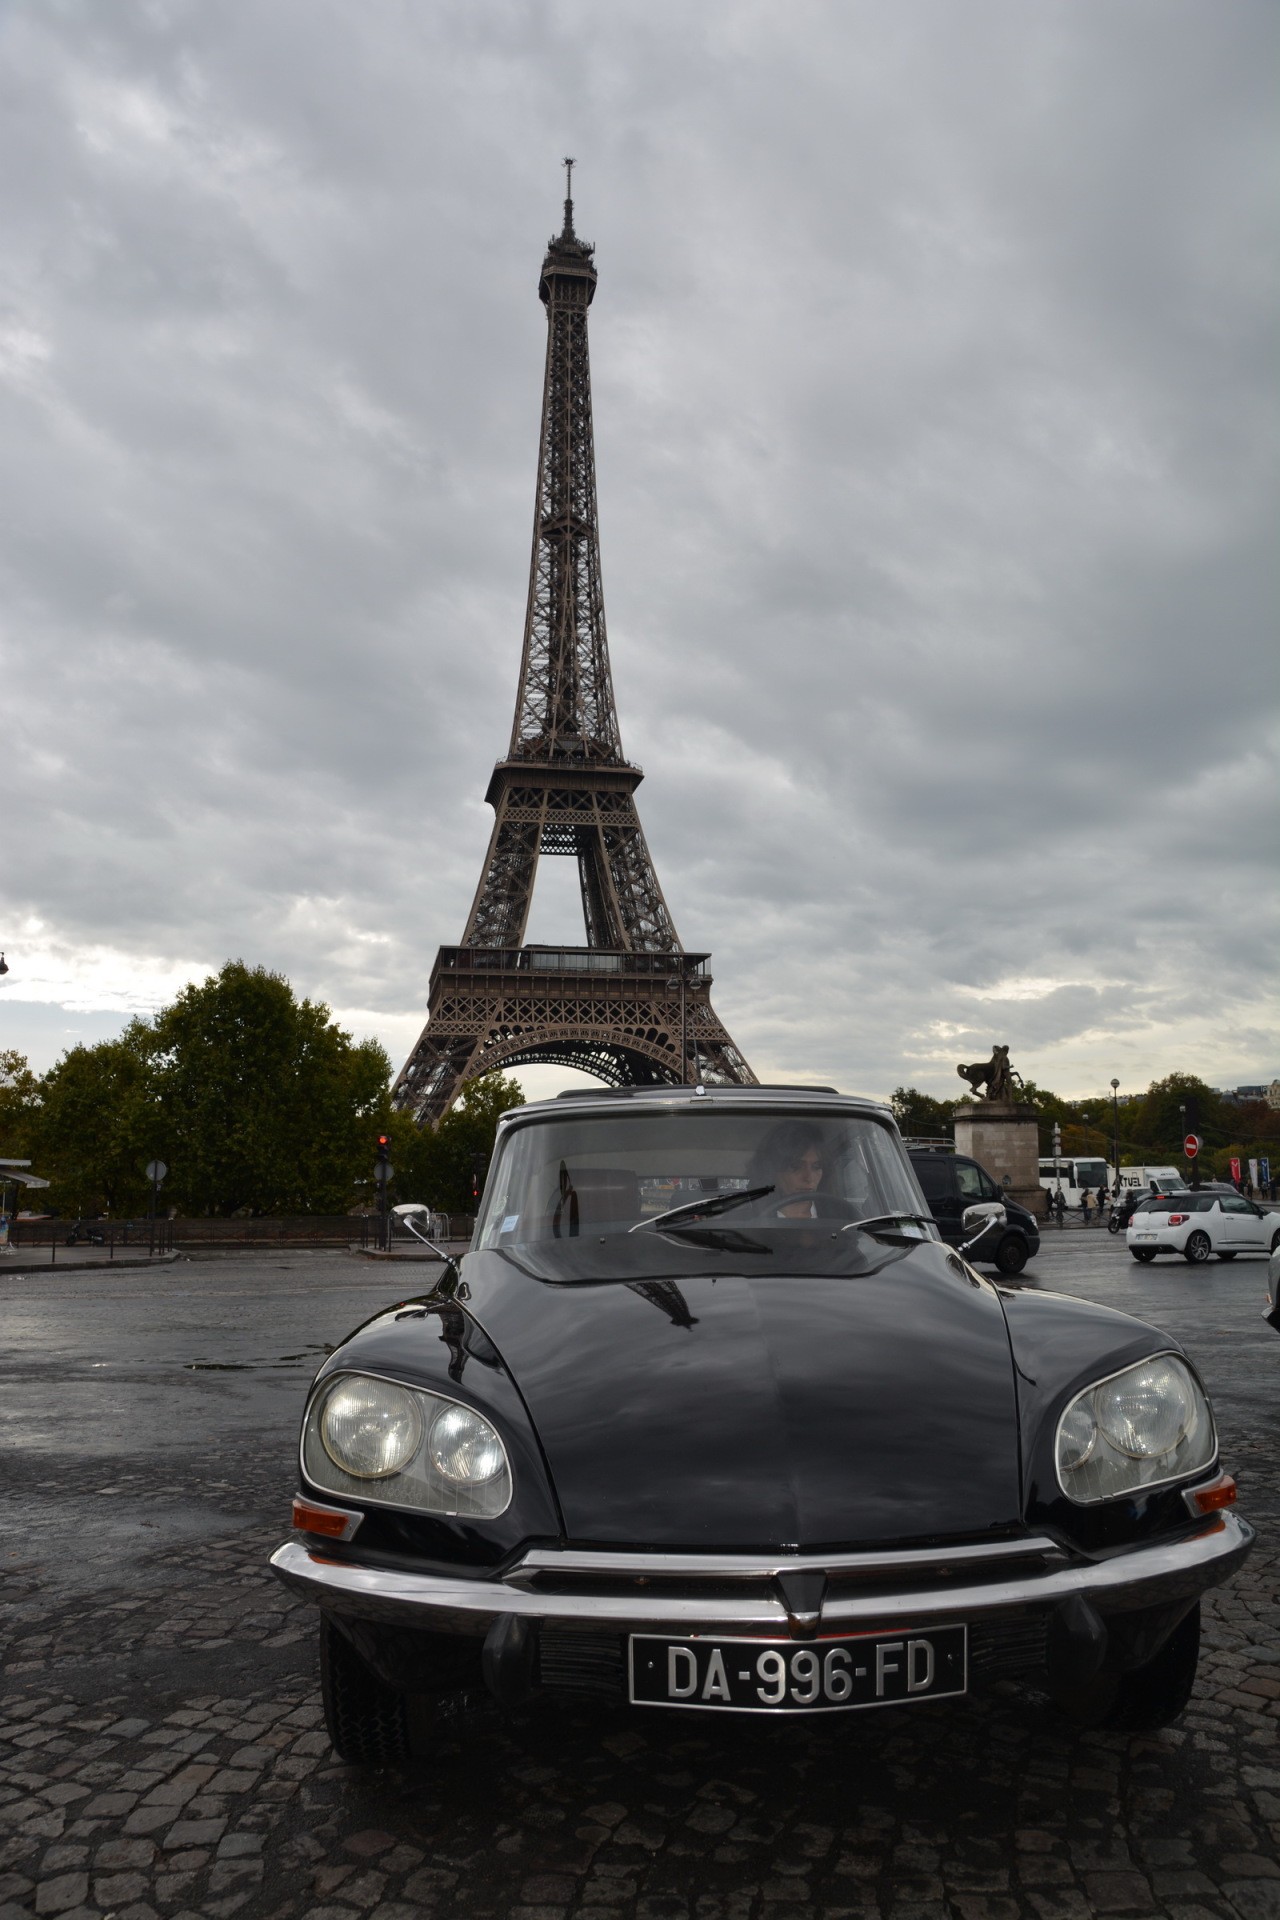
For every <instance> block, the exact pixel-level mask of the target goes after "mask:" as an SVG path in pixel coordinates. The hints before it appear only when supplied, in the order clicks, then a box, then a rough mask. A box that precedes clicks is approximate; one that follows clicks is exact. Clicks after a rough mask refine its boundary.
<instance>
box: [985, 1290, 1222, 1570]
mask: <svg viewBox="0 0 1280 1920" xmlns="http://www.w3.org/2000/svg"><path fill="white" fill-rule="evenodd" d="M1000 1298H1001V1301H1002V1303H1003V1306H1004V1310H1005V1319H1006V1322H1007V1324H1008V1328H1009V1338H1010V1341H1011V1343H1012V1348H1013V1355H1014V1362H1015V1366H1016V1369H1017V1375H1018V1410H1019V1421H1020V1426H1021V1439H1022V1458H1023V1461H1024V1463H1025V1474H1026V1520H1027V1524H1028V1526H1030V1527H1033V1528H1035V1529H1036V1530H1037V1531H1040V1530H1043V1531H1044V1532H1046V1533H1050V1534H1053V1535H1054V1536H1055V1537H1057V1538H1059V1539H1062V1540H1066V1541H1070V1542H1071V1543H1072V1544H1073V1545H1074V1546H1077V1547H1079V1548H1080V1549H1081V1550H1082V1551H1083V1552H1086V1553H1090V1554H1093V1553H1103V1552H1105V1551H1106V1550H1107V1549H1108V1548H1115V1547H1122V1546H1132V1545H1135V1544H1137V1543H1138V1542H1140V1541H1142V1540H1146V1539H1150V1538H1151V1537H1153V1536H1154V1535H1155V1534H1158V1533H1159V1534H1164V1533H1170V1532H1186V1531H1191V1530H1192V1529H1193V1528H1194V1527H1195V1526H1197V1525H1203V1521H1199V1520H1193V1519H1192V1517H1191V1516H1190V1515H1189V1514H1188V1512H1187V1509H1186V1506H1185V1505H1184V1503H1183V1499H1182V1493H1181V1490H1180V1488H1178V1487H1177V1486H1172V1487H1156V1488H1153V1489H1152V1490H1151V1491H1150V1492H1147V1493H1141V1494H1137V1495H1134V1496H1132V1497H1126V1498H1124V1499H1121V1500H1109V1501H1104V1502H1100V1503H1099V1504H1098V1505H1096V1506H1080V1505H1078V1504H1077V1503H1076V1502H1075V1501H1072V1500H1068V1499H1067V1497H1066V1495H1065V1494H1064V1493H1063V1491H1062V1488H1061V1487H1060V1486H1059V1484H1058V1473H1057V1461H1056V1442H1057V1432H1058V1421H1059V1419H1060V1418H1061V1416H1062V1413H1063V1412H1064V1410H1065V1408H1066V1407H1067V1406H1068V1404H1069V1403H1070V1402H1071V1401H1072V1400H1073V1399H1074V1398H1075V1396H1076V1395H1077V1394H1078V1393H1081V1392H1083V1390H1084V1389H1085V1388H1086V1387H1088V1386H1090V1385H1091V1384H1092V1383H1093V1382H1094V1381H1097V1380H1101V1379H1105V1378H1106V1377H1107V1376H1108V1375H1109V1374H1113V1373H1118V1372H1119V1371H1120V1370H1121V1368H1123V1367H1127V1366H1133V1365H1134V1364H1136V1362H1138V1361H1139V1360H1143V1359H1146V1358H1147V1357H1148V1355H1150V1354H1153V1353H1176V1354H1178V1355H1179V1357H1180V1358H1181V1359H1183V1360H1184V1361H1186V1355H1185V1354H1184V1353H1183V1351H1182V1348H1181V1347H1180V1346H1179V1345H1178V1343H1177V1341H1176V1340H1171V1339H1170V1338H1169V1336H1168V1335H1167V1334H1165V1333H1162V1332H1161V1331H1160V1330H1159V1328H1157V1327H1152V1326H1148V1325H1147V1324H1146V1323H1145V1322H1144V1321H1141V1320H1136V1319H1134V1318H1133V1317H1132V1316H1131V1315H1129V1314H1127V1313H1120V1312H1118V1311H1117V1310H1116V1309H1115V1308H1114V1307H1104V1306H1100V1305H1097V1304H1096V1303H1094V1302H1092V1301H1086V1300H1078V1299H1076V1298H1074V1297H1073V1296H1071V1295H1069V1294H1059V1293H1043V1292H1041V1291H1039V1290H1038V1289H1036V1290H1035V1291H1032V1290H1031V1289H1023V1288H1013V1287H1002V1288H1001V1289H1000ZM1186 1364H1187V1365H1190V1362H1189V1361H1186ZM1192 1371H1193V1372H1194V1371H1195V1370H1194V1368H1193V1369H1192ZM1206 1471H1207V1470H1206Z"/></svg>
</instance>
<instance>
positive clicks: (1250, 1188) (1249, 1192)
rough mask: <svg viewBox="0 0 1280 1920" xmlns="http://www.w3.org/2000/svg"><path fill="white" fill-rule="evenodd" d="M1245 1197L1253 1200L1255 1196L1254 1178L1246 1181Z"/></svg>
mask: <svg viewBox="0 0 1280 1920" xmlns="http://www.w3.org/2000/svg"><path fill="white" fill-rule="evenodd" d="M1244 1197H1245V1199H1246V1200H1252V1198H1253V1182H1252V1180H1246V1181H1245V1183H1244Z"/></svg>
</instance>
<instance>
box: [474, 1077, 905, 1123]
mask: <svg viewBox="0 0 1280 1920" xmlns="http://www.w3.org/2000/svg"><path fill="white" fill-rule="evenodd" d="M624 1105H626V1106H633V1107H634V1106H639V1107H648V1108H650V1109H653V1108H659V1109H662V1108H665V1109H666V1110H668V1111H669V1112H678V1111H683V1110H685V1109H687V1108H689V1107H692V1106H699V1107H701V1106H703V1105H706V1106H717V1107H736V1108H739V1109H741V1110H743V1111H745V1112H750V1111H751V1110H752V1108H755V1109H757V1110H763V1111H771V1110H776V1109H778V1108H780V1107H781V1108H785V1109H786V1110H787V1111H789V1112H793V1113H794V1112H799V1113H814V1114H817V1113H865V1114H870V1115H874V1116H875V1118H876V1119H877V1120H888V1121H890V1122H892V1121H893V1112H892V1109H891V1108H890V1107H889V1105H888V1103H887V1102H886V1101H883V1100H869V1099H866V1098H864V1097H863V1096H862V1095H861V1094H856V1093H838V1092H837V1091H836V1089H835V1088H834V1087H815V1086H790V1085H779V1086H764V1087H711V1086H700V1087H599V1088H596V1087H584V1088H577V1087H574V1088H569V1089H566V1091H565V1092H564V1093H559V1094H557V1095H556V1096H555V1098H554V1099H551V1100H530V1101H528V1102H527V1103H526V1104H525V1105H524V1106H522V1107H508V1108H507V1111H506V1112H505V1113H504V1114H502V1115H501V1116H500V1118H499V1121H498V1124H499V1126H510V1125H514V1124H518V1123H519V1122H521V1121H524V1120H538V1119H546V1118H548V1117H549V1116H550V1115H551V1114H553V1113H554V1114H558V1115H561V1116H563V1117H567V1116H569V1115H571V1114H572V1115H575V1116H576V1115H578V1114H592V1113H594V1114H604V1113H608V1112H610V1111H613V1112H616V1111H617V1110H618V1108H619V1107H621V1106H624Z"/></svg>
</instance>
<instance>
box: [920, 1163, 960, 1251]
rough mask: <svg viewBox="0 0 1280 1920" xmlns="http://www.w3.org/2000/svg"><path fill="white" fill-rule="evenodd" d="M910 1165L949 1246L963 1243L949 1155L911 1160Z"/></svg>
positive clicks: (952, 1166) (953, 1168)
mask: <svg viewBox="0 0 1280 1920" xmlns="http://www.w3.org/2000/svg"><path fill="white" fill-rule="evenodd" d="M911 1165H912V1169H913V1171H914V1173H915V1176H916V1179H917V1180H918V1181H919V1182H920V1191H921V1192H922V1193H923V1195H924V1197H925V1199H926V1200H927V1201H928V1202H929V1211H930V1213H931V1214H932V1215H933V1217H934V1219H935V1220H936V1221H937V1223H938V1230H939V1232H940V1233H941V1235H942V1237H943V1239H944V1240H945V1241H946V1242H947V1244H948V1245H949V1246H953V1247H954V1246H956V1245H957V1244H958V1242H959V1239H960V1203H959V1201H958V1200H957V1199H956V1175H955V1162H954V1160H953V1159H952V1157H951V1155H950V1154H945V1155H944V1154H941V1153H937V1154H934V1153H930V1154H924V1153H922V1154H921V1155H920V1157H919V1159H915V1158H913V1159H912V1162H911Z"/></svg>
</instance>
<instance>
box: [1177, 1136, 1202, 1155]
mask: <svg viewBox="0 0 1280 1920" xmlns="http://www.w3.org/2000/svg"><path fill="white" fill-rule="evenodd" d="M1203 1145H1204V1141H1203V1140H1202V1139H1201V1138H1200V1135H1199V1134H1198V1133H1189V1134H1188V1135H1187V1137H1186V1139H1185V1140H1184V1141H1183V1143H1182V1151H1183V1152H1184V1153H1185V1154H1186V1156H1187V1158H1188V1160H1194V1159H1195V1157H1196V1155H1197V1154H1198V1153H1199V1151H1200V1149H1201V1147H1202V1146H1203Z"/></svg>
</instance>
